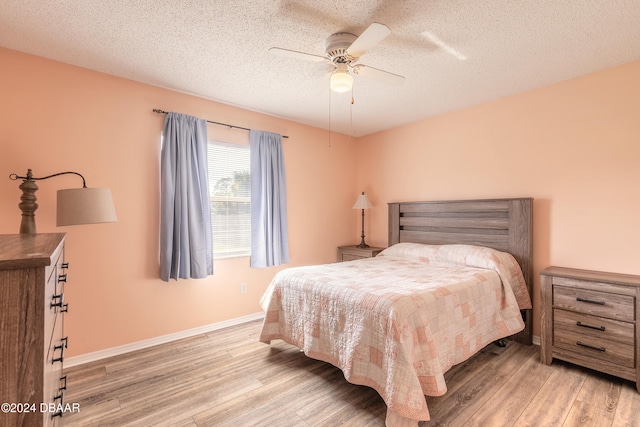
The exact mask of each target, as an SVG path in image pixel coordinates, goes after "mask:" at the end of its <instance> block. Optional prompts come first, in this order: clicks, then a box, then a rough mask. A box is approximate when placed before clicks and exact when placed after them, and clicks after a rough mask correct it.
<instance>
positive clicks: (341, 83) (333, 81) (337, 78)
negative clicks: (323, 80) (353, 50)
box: [329, 71, 353, 93]
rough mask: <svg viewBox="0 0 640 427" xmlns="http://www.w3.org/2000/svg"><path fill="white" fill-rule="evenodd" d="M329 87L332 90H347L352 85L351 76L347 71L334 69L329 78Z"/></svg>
mask: <svg viewBox="0 0 640 427" xmlns="http://www.w3.org/2000/svg"><path fill="white" fill-rule="evenodd" d="M329 87H330V88H331V90H332V91H334V92H338V93H344V92H349V91H350V90H351V88H352V87H353V77H351V75H350V74H349V73H348V72H345V71H335V72H334V73H333V74H331V78H330V79H329Z"/></svg>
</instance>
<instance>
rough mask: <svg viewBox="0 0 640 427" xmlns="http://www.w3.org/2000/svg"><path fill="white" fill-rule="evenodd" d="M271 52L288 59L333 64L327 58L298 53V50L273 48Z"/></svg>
mask: <svg viewBox="0 0 640 427" xmlns="http://www.w3.org/2000/svg"><path fill="white" fill-rule="evenodd" d="M269 52H271V53H273V54H274V55H278V56H284V57H287V58H296V59H304V60H305V61H315V62H331V61H330V60H329V58H327V57H326V56H320V55H314V54H312V53H306V52H298V51H297V50H290V49H283V48H280V47H272V48H271V49H269Z"/></svg>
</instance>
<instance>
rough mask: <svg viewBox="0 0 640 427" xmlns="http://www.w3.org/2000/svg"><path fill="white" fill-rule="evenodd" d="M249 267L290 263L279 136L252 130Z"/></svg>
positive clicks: (285, 193)
mask: <svg viewBox="0 0 640 427" xmlns="http://www.w3.org/2000/svg"><path fill="white" fill-rule="evenodd" d="M249 138H250V157H251V267H270V266H276V265H280V264H288V263H289V235H288V231H287V189H286V185H285V173H284V156H283V155H282V136H281V135H278V134H275V133H270V132H262V131H254V130H252V131H251V132H250V135H249Z"/></svg>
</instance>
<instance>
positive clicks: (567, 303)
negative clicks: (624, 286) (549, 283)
mask: <svg viewBox="0 0 640 427" xmlns="http://www.w3.org/2000/svg"><path fill="white" fill-rule="evenodd" d="M554 283H555V282H554ZM553 307H554V308H562V309H565V310H571V311H576V312H580V313H585V314H591V315H595V316H603V317H608V318H610V319H617V320H624V321H628V322H633V321H634V320H635V298H634V297H633V296H630V295H620V294H613V293H607V292H601V291H594V290H588V289H580V288H573V287H566V286H553Z"/></svg>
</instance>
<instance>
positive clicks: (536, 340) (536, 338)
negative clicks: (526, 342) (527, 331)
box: [531, 335, 540, 345]
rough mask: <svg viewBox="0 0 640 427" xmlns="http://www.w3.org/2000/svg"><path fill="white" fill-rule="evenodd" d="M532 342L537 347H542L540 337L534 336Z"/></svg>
mask: <svg viewBox="0 0 640 427" xmlns="http://www.w3.org/2000/svg"><path fill="white" fill-rule="evenodd" d="M531 341H533V344H535V345H540V337H537V336H535V335H534V336H533V337H531Z"/></svg>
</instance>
